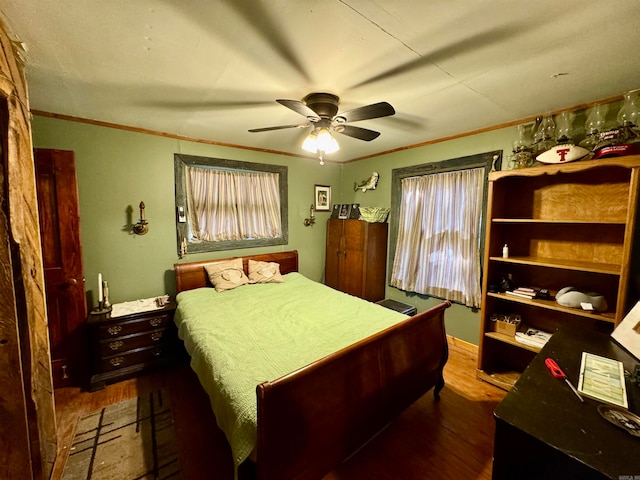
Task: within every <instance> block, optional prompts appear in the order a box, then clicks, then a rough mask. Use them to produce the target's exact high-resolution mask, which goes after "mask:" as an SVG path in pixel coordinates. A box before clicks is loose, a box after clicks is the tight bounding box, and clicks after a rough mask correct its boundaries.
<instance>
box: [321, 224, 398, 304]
mask: <svg viewBox="0 0 640 480" xmlns="http://www.w3.org/2000/svg"><path fill="white" fill-rule="evenodd" d="M387 229H388V224H387V223H371V222H365V221H364V220H339V219H334V218H332V219H329V221H328V223H327V251H326V260H325V262H326V263H325V282H324V283H325V284H326V285H328V286H329V287H332V288H335V289H336V290H340V291H342V292H345V293H348V294H350V295H353V296H356V297H360V298H364V299H365V300H369V301H371V302H377V301H378V300H382V299H384V296H385V282H386V265H387Z"/></svg>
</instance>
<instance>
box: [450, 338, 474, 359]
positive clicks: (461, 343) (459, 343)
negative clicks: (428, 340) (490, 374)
mask: <svg viewBox="0 0 640 480" xmlns="http://www.w3.org/2000/svg"><path fill="white" fill-rule="evenodd" d="M447 341H448V342H449V345H455V346H456V347H458V348H461V349H463V350H467V351H468V352H471V353H473V354H475V355H477V354H478V346H477V345H474V344H473V343H470V342H467V341H465V340H461V339H459V338H456V337H452V336H451V335H447Z"/></svg>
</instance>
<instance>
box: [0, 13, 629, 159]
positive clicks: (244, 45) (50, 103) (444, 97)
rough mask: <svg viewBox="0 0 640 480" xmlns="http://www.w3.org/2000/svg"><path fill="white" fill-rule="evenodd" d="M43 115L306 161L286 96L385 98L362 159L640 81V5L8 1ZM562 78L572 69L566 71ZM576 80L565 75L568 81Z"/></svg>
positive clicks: (345, 103) (356, 145) (370, 123)
mask: <svg viewBox="0 0 640 480" xmlns="http://www.w3.org/2000/svg"><path fill="white" fill-rule="evenodd" d="M0 11H1V12H2V15H3V17H4V21H5V23H7V24H8V26H9V31H10V32H12V34H13V35H14V37H15V38H16V39H18V40H19V41H21V42H23V43H24V45H25V47H26V54H25V57H26V59H27V79H28V84H29V90H30V102H31V108H32V109H34V110H40V111H45V112H51V113H56V114H62V115H70V116H73V117H81V118H87V119H93V120H99V121H104V122H111V123H116V124H121V125H126V126H131V127H138V128H144V129H150V130H154V131H160V132H167V133H171V134H176V135H184V136H187V137H192V138H198V139H206V140H211V141H215V142H220V143H223V144H232V145H238V146H245V147H251V148H258V149H266V150H274V151H278V152H288V153H293V154H301V153H303V152H302V151H301V149H300V144H301V143H302V139H303V137H304V136H305V135H306V134H307V133H308V131H309V130H308V129H304V130H299V129H283V130H276V131H270V132H263V133H249V132H248V131H247V130H248V129H250V128H259V127H267V126H274V125H289V124H295V123H298V122H300V123H304V118H303V117H301V116H300V115H298V114H297V113H295V112H293V111H292V110H290V109H288V108H285V107H284V106H282V105H280V104H278V103H276V102H275V99H294V100H301V99H302V98H303V97H304V96H305V95H306V94H308V93H311V92H331V93H334V94H337V95H339V96H340V99H341V104H340V111H341V112H342V111H345V110H349V109H353V108H357V107H361V106H364V105H367V104H370V103H376V102H380V101H387V102H389V103H391V104H392V105H393V106H394V108H395V109H396V112H397V113H396V115H395V116H392V117H386V118H380V119H373V120H365V121H361V122H358V123H355V124H354V125H356V126H359V127H364V128H368V129H372V130H377V131H380V132H381V135H380V137H378V138H377V139H375V140H373V141H371V142H364V141H361V140H357V139H353V138H350V137H346V136H344V135H336V138H337V140H338V142H339V143H340V146H341V150H340V151H339V152H337V153H334V154H333V155H331V157H330V158H327V159H328V160H334V161H338V162H344V161H348V160H351V159H354V158H359V157H362V156H368V155H372V154H376V153H380V152H385V151H389V150H392V149H397V148H402V147H406V146H410V145H415V144H419V143H422V142H427V141H431V140H435V139H439V138H443V137H447V136H450V135H455V134H459V133H462V132H468V131H473V130H477V129H481V128H485V127H490V126H493V125H499V124H502V123H505V122H511V121H514V120H518V119H524V118H528V117H531V116H533V115H536V114H540V113H543V112H545V111H557V110H560V109H562V108H567V107H572V106H575V105H580V104H584V103H588V102H593V101H597V100H601V99H607V98H611V97H613V96H617V95H620V94H622V93H623V92H625V91H627V90H631V89H635V88H638V87H639V86H640V26H639V25H640V2H639V1H638V0H607V1H602V0H530V1H528V2H525V1H521V0H483V1H480V0H442V1H427V0H414V1H411V0H315V1H307V0H263V1H258V0H0ZM558 74H562V75H558ZM565 74H566V75H565Z"/></svg>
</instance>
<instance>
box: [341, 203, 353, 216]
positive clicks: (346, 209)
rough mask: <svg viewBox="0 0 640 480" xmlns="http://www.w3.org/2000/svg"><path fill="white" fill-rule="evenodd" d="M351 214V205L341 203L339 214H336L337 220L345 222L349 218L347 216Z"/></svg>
mask: <svg viewBox="0 0 640 480" xmlns="http://www.w3.org/2000/svg"><path fill="white" fill-rule="evenodd" d="M350 213H351V204H350V203H343V204H342V205H340V213H338V218H339V219H341V220H346V219H348V218H349V214H350Z"/></svg>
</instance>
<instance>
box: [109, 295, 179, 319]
mask: <svg viewBox="0 0 640 480" xmlns="http://www.w3.org/2000/svg"><path fill="white" fill-rule="evenodd" d="M158 298H161V299H162V300H164V303H166V302H168V301H169V295H163V296H162V297H153V298H143V299H141V300H133V301H131V302H123V303H114V304H113V305H112V306H111V317H112V318H113V317H123V316H125V315H131V314H133V313H140V312H149V311H151V310H158V309H160V308H162V306H161V305H159V302H158V301H157V299H158Z"/></svg>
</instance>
